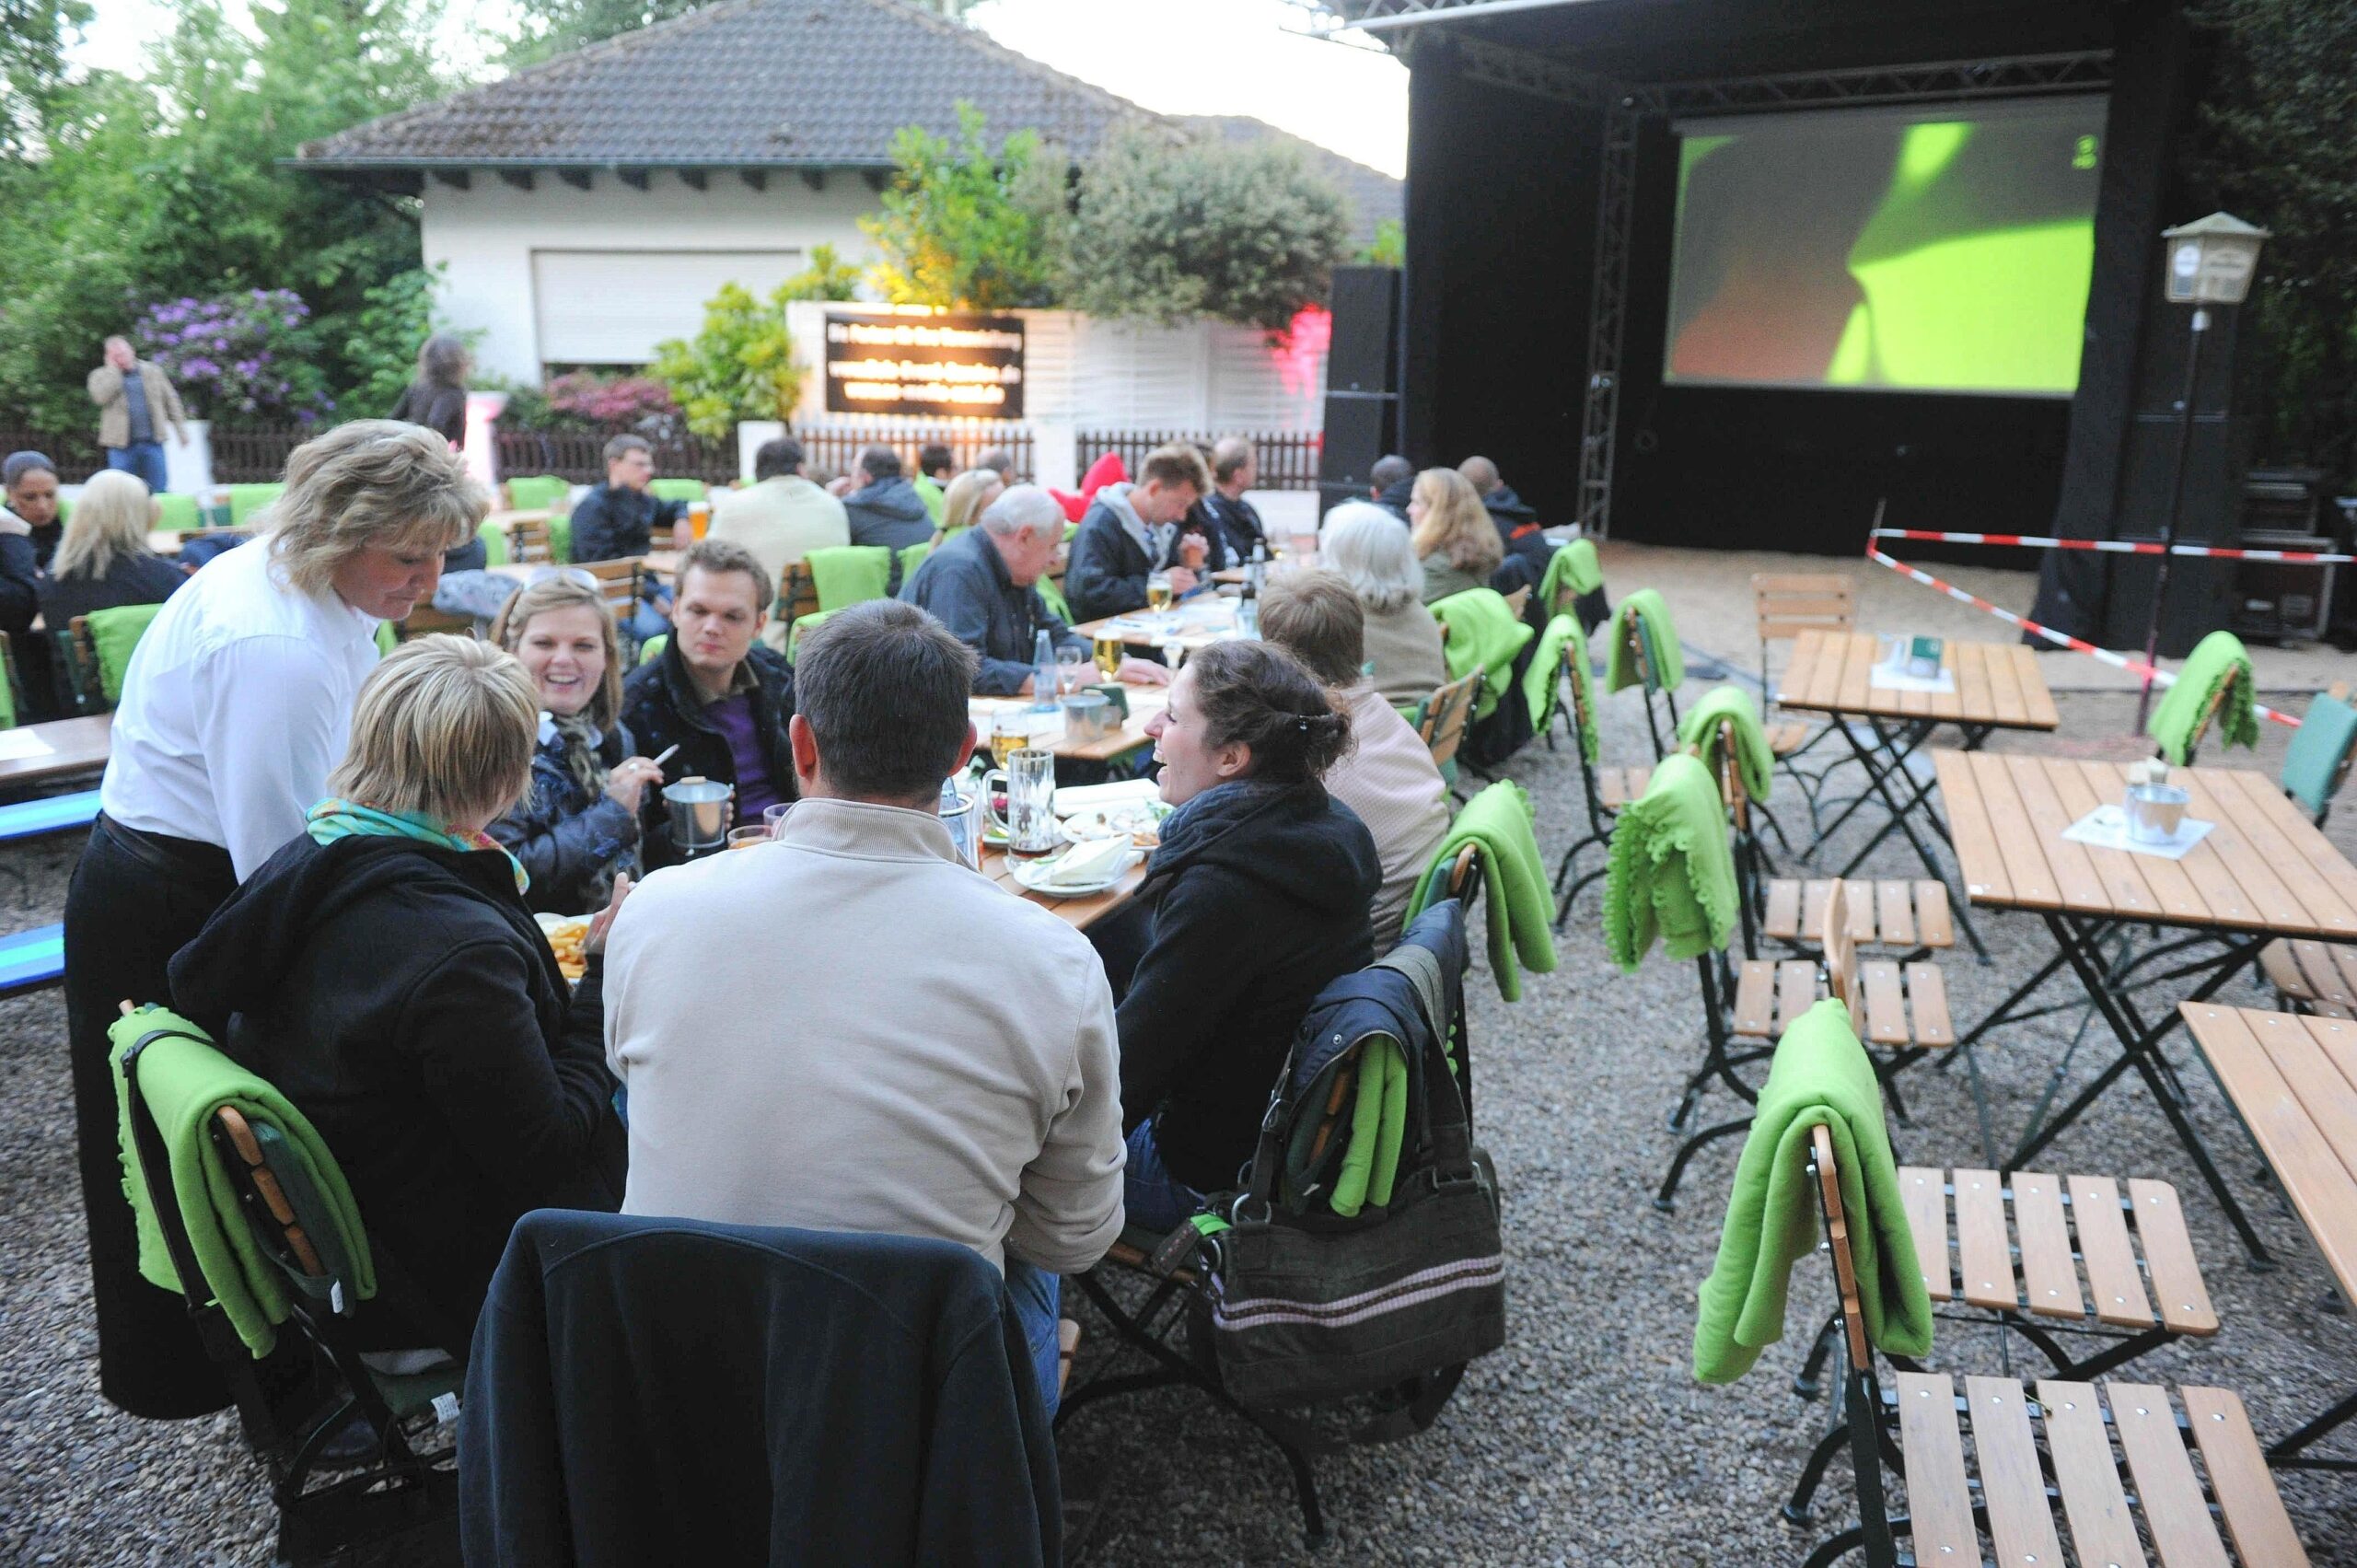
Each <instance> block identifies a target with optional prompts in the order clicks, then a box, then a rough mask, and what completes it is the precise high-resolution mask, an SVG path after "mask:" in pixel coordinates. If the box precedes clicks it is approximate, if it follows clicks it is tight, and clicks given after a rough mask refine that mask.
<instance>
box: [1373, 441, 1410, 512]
mask: <svg viewBox="0 0 2357 1568" xmlns="http://www.w3.org/2000/svg"><path fill="white" fill-rule="evenodd" d="M1366 477H1367V487H1366V494H1367V499H1368V500H1370V501H1372V502H1374V503H1375V504H1376V505H1378V506H1380V507H1382V508H1383V509H1384V510H1385V511H1387V512H1388V513H1390V514H1391V515H1392V516H1393V517H1397V518H1399V520H1400V521H1401V522H1403V523H1404V522H1406V521H1407V520H1408V497H1409V495H1410V494H1411V491H1412V490H1413V488H1414V485H1415V482H1416V465H1415V464H1413V463H1411V462H1410V461H1409V460H1408V459H1405V458H1403V457H1401V456H1400V455H1399V453H1397V452H1390V453H1387V454H1385V455H1384V456H1382V457H1380V458H1377V459H1375V466H1374V467H1373V468H1371V469H1369V470H1367V475H1366Z"/></svg>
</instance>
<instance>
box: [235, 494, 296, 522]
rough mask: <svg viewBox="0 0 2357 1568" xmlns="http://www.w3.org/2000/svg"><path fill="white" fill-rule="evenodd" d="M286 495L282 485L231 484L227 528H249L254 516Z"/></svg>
mask: <svg viewBox="0 0 2357 1568" xmlns="http://www.w3.org/2000/svg"><path fill="white" fill-rule="evenodd" d="M285 493H286V487H285V486H284V485H283V484H233V485H231V486H229V526H230V527H231V528H247V527H250V526H251V524H252V522H253V518H254V517H255V515H256V514H257V513H259V512H261V510H262V508H264V507H265V506H268V505H270V504H271V503H272V502H273V501H275V500H277V499H278V498H279V497H280V496H281V495H284V494H285Z"/></svg>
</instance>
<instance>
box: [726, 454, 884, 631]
mask: <svg viewBox="0 0 2357 1568" xmlns="http://www.w3.org/2000/svg"><path fill="white" fill-rule="evenodd" d="M704 537H705V538H706V539H711V540H718V541H720V542H721V543H723V544H733V545H737V547H739V548H740V549H742V550H744V551H745V552H748V553H749V554H750V555H751V556H752V558H753V559H754V560H755V561H756V562H759V563H761V570H762V571H763V572H764V573H766V574H768V576H769V579H770V581H771V582H772V584H776V583H783V582H784V580H785V574H786V569H787V568H788V567H791V566H797V565H799V564H801V563H802V560H803V558H804V557H805V556H807V555H808V554H809V553H810V552H812V551H814V550H828V549H833V548H837V547H840V546H842V545H846V544H849V543H850V542H851V521H850V518H849V517H847V516H846V515H845V513H844V511H843V504H842V502H841V501H839V500H837V499H836V498H835V497H833V496H831V495H830V494H827V493H826V491H825V490H823V489H822V488H820V487H819V485H816V484H814V483H812V482H811V481H810V465H809V463H808V462H807V461H806V460H805V459H804V456H803V450H802V443H801V442H799V441H796V440H795V439H794V437H792V436H780V437H779V438H778V439H776V440H774V441H764V442H762V443H761V447H760V448H759V449H758V450H756V451H755V452H754V453H753V482H752V483H751V484H749V485H747V486H746V487H745V488H744V489H742V490H724V491H722V492H720V493H719V494H716V495H714V497H713V501H712V523H711V525H710V527H709V528H708V529H707V530H706V532H705V535H704ZM784 608H785V607H784V606H781V607H780V609H781V610H783V609H784ZM789 630H790V627H789V624H788V622H787V621H786V620H785V618H784V615H783V614H779V615H773V616H772V617H770V619H769V621H768V623H767V624H765V625H764V626H763V627H762V628H761V641H763V642H764V643H767V644H768V645H770V646H771V647H772V648H774V649H775V650H777V651H778V652H779V653H784V651H785V642H786V633H788V631H789Z"/></svg>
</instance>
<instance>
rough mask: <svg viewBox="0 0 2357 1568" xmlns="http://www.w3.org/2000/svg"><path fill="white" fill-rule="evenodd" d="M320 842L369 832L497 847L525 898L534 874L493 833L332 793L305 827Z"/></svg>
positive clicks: (450, 845)
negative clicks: (340, 796)
mask: <svg viewBox="0 0 2357 1568" xmlns="http://www.w3.org/2000/svg"><path fill="white" fill-rule="evenodd" d="M306 831H308V833H309V834H310V835H311V842H313V843H317V844H331V843H333V842H336V841H337V840H338V839H349V838H354V837H358V836H367V837H375V838H385V839H415V840H416V841H417V842H419V843H422V844H440V845H441V846H442V847H443V848H444V849H455V850H459V851H461V852H471V851H474V850H485V849H495V850H497V851H498V852H499V853H500V854H504V855H506V856H507V864H508V865H509V866H510V867H511V868H513V869H514V871H515V873H516V893H517V897H518V898H521V897H522V896H523V895H524V893H525V892H526V891H528V889H530V888H531V886H532V878H531V877H530V875H529V874H528V873H527V872H526V871H525V869H524V863H523V862H522V861H520V860H518V859H517V858H516V856H515V854H514V853H513V852H512V851H510V850H509V849H508V847H507V846H506V845H505V844H503V843H501V842H499V841H498V840H497V839H494V838H493V837H492V836H491V835H490V834H489V833H485V832H482V831H479V830H475V829H472V828H466V829H458V828H452V827H450V826H449V825H448V824H447V823H443V822H435V821H432V820H429V819H426V818H424V817H417V816H412V815H411V814H410V813H408V812H405V811H379V810H377V808H376V807H373V806H363V805H360V804H359V803H358V802H357V801H351V800H343V799H339V798H338V797H336V796H332V795H331V796H328V797H327V798H326V799H325V800H322V801H320V802H319V804H318V805H317V806H314V807H311V811H310V817H309V826H308V828H307V829H306Z"/></svg>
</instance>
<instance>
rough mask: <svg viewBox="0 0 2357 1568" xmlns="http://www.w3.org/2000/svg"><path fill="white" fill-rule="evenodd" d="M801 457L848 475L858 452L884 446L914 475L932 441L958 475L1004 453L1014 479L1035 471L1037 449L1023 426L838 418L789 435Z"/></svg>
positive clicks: (829, 469)
mask: <svg viewBox="0 0 2357 1568" xmlns="http://www.w3.org/2000/svg"><path fill="white" fill-rule="evenodd" d="M794 436H795V440H797V441H799V442H801V443H802V455H803V457H804V458H805V459H807V461H808V462H809V464H810V466H811V467H812V468H814V469H825V470H828V471H829V472H830V473H848V472H850V471H851V466H852V465H853V463H855V462H857V461H858V460H859V454H860V453H861V452H863V451H865V449H866V448H868V447H891V448H892V449H893V450H894V451H896V452H898V453H900V467H901V470H902V471H903V472H906V473H909V474H911V475H913V474H914V473H915V472H916V471H917V453H918V452H919V451H920V450H922V449H923V447H928V446H931V445H933V444H935V443H936V442H938V443H939V444H940V445H942V446H944V447H948V448H949V452H950V457H951V460H952V461H953V462H954V464H955V465H956V466H957V468H958V470H960V471H962V470H966V469H970V468H973V467H975V466H976V465H977V464H978V462H979V461H980V460H981V456H982V454H983V453H985V452H988V451H993V450H997V451H1003V452H1005V453H1007V454H1008V455H1009V456H1010V457H1012V458H1013V459H1015V463H1014V467H1015V472H1016V476H1017V477H1018V478H1028V477H1030V476H1031V475H1032V474H1034V473H1037V472H1038V471H1039V470H1038V468H1037V467H1036V465H1035V464H1034V462H1033V460H1032V459H1033V458H1034V457H1035V456H1036V455H1037V452H1038V447H1037V446H1036V444H1035V443H1034V441H1033V439H1032V435H1031V427H1030V426H1029V425H1028V424H997V423H979V422H977V423H969V424H922V423H920V422H918V421H914V420H906V419H887V418H875V419H843V420H823V421H813V422H811V423H809V424H804V425H802V426H801V427H799V428H798V429H796V430H795V433H794Z"/></svg>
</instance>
